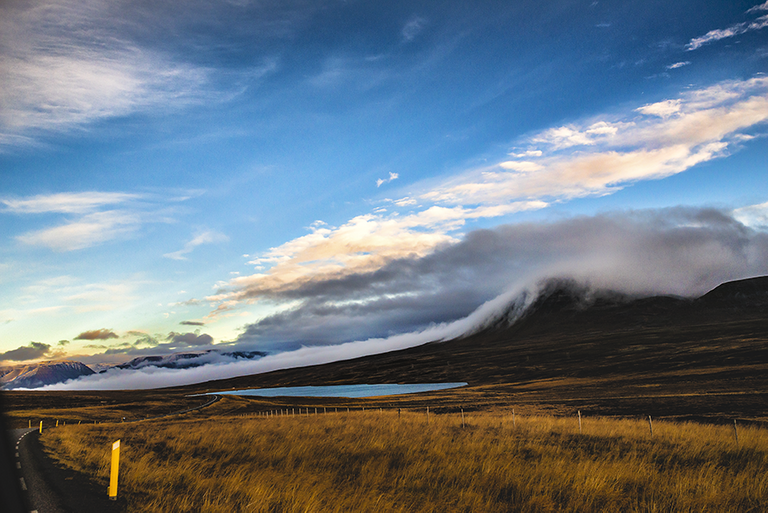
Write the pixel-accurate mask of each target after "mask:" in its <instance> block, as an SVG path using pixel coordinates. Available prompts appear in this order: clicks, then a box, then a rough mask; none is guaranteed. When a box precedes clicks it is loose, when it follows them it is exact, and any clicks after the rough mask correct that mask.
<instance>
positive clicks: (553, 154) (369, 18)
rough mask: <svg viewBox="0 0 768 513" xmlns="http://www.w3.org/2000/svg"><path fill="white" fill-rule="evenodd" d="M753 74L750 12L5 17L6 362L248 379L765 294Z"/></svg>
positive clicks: (1, 283) (760, 111) (757, 82)
mask: <svg viewBox="0 0 768 513" xmlns="http://www.w3.org/2000/svg"><path fill="white" fill-rule="evenodd" d="M767 68H768V1H766V2H760V1H759V0H751V1H729V2H723V1H722V0H717V1H714V0H712V1H697V2H692V1H680V2H667V1H656V0H643V1H639V0H637V1H634V0H630V1H627V0H621V1H618V0H615V1H605V0H599V1H593V0H547V1H535V2H534V1H527V0H513V1H510V0H508V1H498V2H494V1H479V2H471V3H469V4H468V3H467V2H455V1H440V2H418V1H417V2H413V1H409V2H397V1H393V2H370V1H355V0H350V1H327V0H313V1H311V2H305V1H301V0H280V1H272V0H261V1H259V0H254V1H249V0H220V1H216V0H206V1H197V0H190V1H187V2H184V3H180V2H167V1H162V0H160V1H152V2H149V1H135V0H132V1H119V0H111V1H106V0H57V1H49V0H32V1H28V0H23V1H22V0H5V1H4V2H2V3H0V236H2V244H0V361H4V362H6V363H11V364H17V363H25V362H34V361H38V360H41V359H42V360H48V359H57V358H69V359H74V360H79V361H82V362H85V363H89V364H97V363H109V362H111V363H120V362H124V361H127V360H129V359H131V358H133V357H135V356H141V355H149V354H169V353H173V352H179V351H191V350H205V349H211V348H218V349H222V350H232V349H244V350H261V351H266V352H268V353H270V355H271V356H270V357H268V358H266V359H264V361H262V362H261V363H258V364H257V363H256V362H251V363H249V364H248V365H250V367H248V368H247V369H246V368H245V367H242V365H241V367H240V368H239V369H240V370H238V371H237V372H241V373H243V372H256V371H261V370H269V369H272V368H278V367H280V366H285V365H295V364H305V363H315V362H322V361H331V360H333V359H338V358H341V357H349V356H359V355H362V354H370V353H372V352H380V351H384V350H389V349H392V348H398V347H407V346H409V345H413V344H416V343H423V342H427V341H429V340H434V339H440V338H446V337H450V336H456V335H458V334H461V333H462V332H464V331H466V330H468V329H473V328H476V327H477V326H479V325H482V323H483V322H485V321H486V320H487V319H488V318H489V316H490V317H492V316H493V315H495V314H494V312H496V313H498V312H499V311H502V310H504V308H506V307H507V306H508V305H509V303H510V301H512V300H513V299H514V298H515V297H517V295H519V294H520V293H521V291H524V290H532V288H535V286H536V284H537V283H540V282H541V280H544V279H547V278H552V277H571V278H574V279H577V280H579V281H581V282H584V283H587V284H589V285H591V286H595V287H604V288H612V289H616V290H620V291H623V292H627V293H631V294H638V295H643V294H657V293H661V294H676V295H682V296H696V295H699V294H703V293H705V292H706V291H707V290H709V289H711V288H713V287H714V286H716V285H717V284H719V283H721V282H723V281H726V280H730V279H739V278H746V277H750V276H758V275H763V274H768V180H767V179H766V176H767V173H766V171H767V169H766V163H767V162H768V158H766V157H767V156H768V141H767V140H766V134H767V133H768V123H767V122H768V75H766V71H768V69H767ZM217 372H219V374H216V376H218V377H226V375H228V374H227V372H230V371H227V370H219V371H217ZM185 376H186V375H185ZM145 377H146V376H145ZM139 378H140V377H138V378H136V379H139ZM174 379H176V378H174ZM189 379H190V378H189V377H188V376H187V377H184V378H179V380H181V381H185V380H187V381H188V380H189ZM177 382H179V381H178V380H177V381H174V383H177Z"/></svg>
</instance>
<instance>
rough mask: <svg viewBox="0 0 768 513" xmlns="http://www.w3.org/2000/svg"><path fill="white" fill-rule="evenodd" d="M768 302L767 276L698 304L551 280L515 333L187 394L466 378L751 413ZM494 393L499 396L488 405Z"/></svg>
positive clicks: (589, 397)
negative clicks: (277, 387)
mask: <svg viewBox="0 0 768 513" xmlns="http://www.w3.org/2000/svg"><path fill="white" fill-rule="evenodd" d="M767 297H768V279H765V278H757V279H754V280H743V283H742V282H734V283H732V284H724V285H723V286H721V287H718V288H716V289H714V290H713V291H711V292H710V293H708V294H705V295H704V296H702V297H701V298H698V299H685V298H678V297H670V296H658V297H647V298H632V297H629V296H626V295H623V294H617V293H614V292H610V291H591V290H588V289H586V288H584V287H579V286H577V285H575V284H573V283H572V282H553V283H550V284H549V286H548V287H545V288H544V290H543V292H542V293H541V295H540V296H539V297H538V298H537V299H536V300H535V301H534V302H533V303H532V304H531V306H530V307H529V308H528V309H527V310H526V311H525V312H524V313H523V315H522V316H521V317H519V319H518V320H517V321H516V322H514V323H512V324H511V325H510V324H509V323H507V322H504V320H503V317H502V319H501V320H499V321H497V322H496V323H495V324H493V325H492V326H490V327H488V328H486V329H484V330H482V331H480V332H477V333H474V334H472V335H469V336H466V337H463V338H459V339H455V340H449V341H446V342H432V343H429V344H425V345H422V346H419V347H414V348H410V349H405V350H401V351H394V352H390V353H386V354H380V355H373V356H368V357H363V358H357V359H354V360H347V361H341V362H335V363H330V364H326V365H317V366H309V367H303V368H299V369H287V370H282V371H275V372H270V373H265V374H260V375H252V376H244V377H239V378H233V379H228V380H221V381H215V382H208V383H205V384H201V385H199V386H197V387H191V388H197V389H217V388H222V389H223V388H232V387H235V388H247V387H264V386H291V385H316V384H354V383H415V382H449V381H450V382H455V381H466V382H468V383H469V384H470V386H473V387H477V389H478V390H480V389H483V390H486V392H487V393H485V392H484V393H483V401H488V400H493V401H496V400H498V401H500V402H503V401H502V397H501V396H500V395H499V394H505V396H504V397H505V398H504V401H507V402H509V401H510V400H513V399H512V398H513V397H518V396H519V397H527V398H528V399H527V400H530V401H534V400H535V401H539V402H542V401H543V402H547V401H549V402H555V403H558V404H560V405H562V404H566V403H568V401H577V400H578V401H583V402H582V404H584V403H587V404H592V403H594V404H596V405H599V408H600V409H601V411H609V410H610V411H612V412H617V411H619V412H620V411H623V410H622V409H621V408H622V407H621V406H620V405H621V404H623V403H622V401H625V400H626V398H627V397H653V398H654V399H653V400H651V399H647V401H650V402H649V406H648V410H646V411H657V410H656V409H657V408H662V405H664V404H668V403H670V401H671V402H672V403H673V405H668V406H666V407H665V408H667V409H666V410H664V411H667V410H674V411H676V412H677V413H680V412H685V411H688V412H689V413H690V412H694V411H695V412H699V413H701V412H702V411H706V412H710V411H722V410H723V408H729V407H732V406H733V405H738V404H742V403H740V402H739V401H742V402H744V401H747V402H748V403H749V404H748V405H746V406H743V408H744V410H743V411H746V410H749V411H758V410H760V411H762V412H765V411H768V393H766V391H768V315H766V314H767V313H768V310H767V309H766V306H765V305H766V298H767ZM489 387H495V388H493V390H497V392H494V393H493V394H491V396H492V397H493V398H492V399H489V398H488V393H490V392H488V391H489V390H491V389H492V388H489ZM724 394H725V395H724ZM728 394H730V395H728ZM750 394H751V395H750ZM684 396H685V397H688V398H690V397H697V398H699V399H696V401H698V402H696V401H692V400H687V399H686V400H684V399H682V398H683V397H684ZM705 396H706V397H705ZM619 397H624V398H625V399H621V400H619V399H618V398H619ZM701 397H705V399H706V400H705V399H701ZM674 398H677V399H674ZM702 401H703V402H702ZM568 404H570V403H568ZM670 404H671V403H670ZM696 404H698V406H695V405H696ZM744 404H746V403H744ZM733 407H736V406H733ZM633 408H634V407H633ZM655 408H656V409H655ZM740 411H741V410H740ZM634 412H635V413H638V412H637V411H634ZM657 413H658V412H657Z"/></svg>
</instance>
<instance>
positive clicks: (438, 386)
mask: <svg viewBox="0 0 768 513" xmlns="http://www.w3.org/2000/svg"><path fill="white" fill-rule="evenodd" d="M466 385H467V384H466V383H418V384H412V385H396V384H391V385H390V384H386V385H332V386H318V387H278V388H249V389H246V390H231V391H227V392H211V393H209V394H208V395H214V394H221V395H256V396H260V397H349V398H359V397H378V396H382V395H400V394H415V393H418V392H432V391H435V390H446V389H449V388H459V387H463V386H466Z"/></svg>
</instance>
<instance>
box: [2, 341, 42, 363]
mask: <svg viewBox="0 0 768 513" xmlns="http://www.w3.org/2000/svg"><path fill="white" fill-rule="evenodd" d="M50 351H51V346H50V344H43V343H42V342H30V343H29V345H27V346H21V347H18V348H16V349H11V350H10V351H6V352H4V353H0V360H11V361H16V362H21V361H27V360H36V359H38V358H43V357H45V356H47V355H48V354H49V353H50Z"/></svg>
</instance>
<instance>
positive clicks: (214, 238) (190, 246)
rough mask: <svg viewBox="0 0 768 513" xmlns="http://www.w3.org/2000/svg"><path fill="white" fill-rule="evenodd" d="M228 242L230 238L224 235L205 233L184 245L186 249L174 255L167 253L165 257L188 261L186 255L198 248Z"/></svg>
mask: <svg viewBox="0 0 768 513" xmlns="http://www.w3.org/2000/svg"><path fill="white" fill-rule="evenodd" d="M228 240H229V237H227V236H226V235H224V234H223V233H217V232H213V231H205V232H202V233H201V234H199V235H196V236H195V237H194V238H193V239H192V240H191V241H189V242H187V243H186V244H184V247H183V248H182V249H180V250H178V251H174V252H173V253H166V254H165V255H163V256H164V257H165V258H170V259H172V260H186V259H187V257H186V255H188V254H189V253H191V252H192V251H194V249H195V248H196V247H198V246H201V245H203V244H216V243H219V242H227V241H228Z"/></svg>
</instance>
